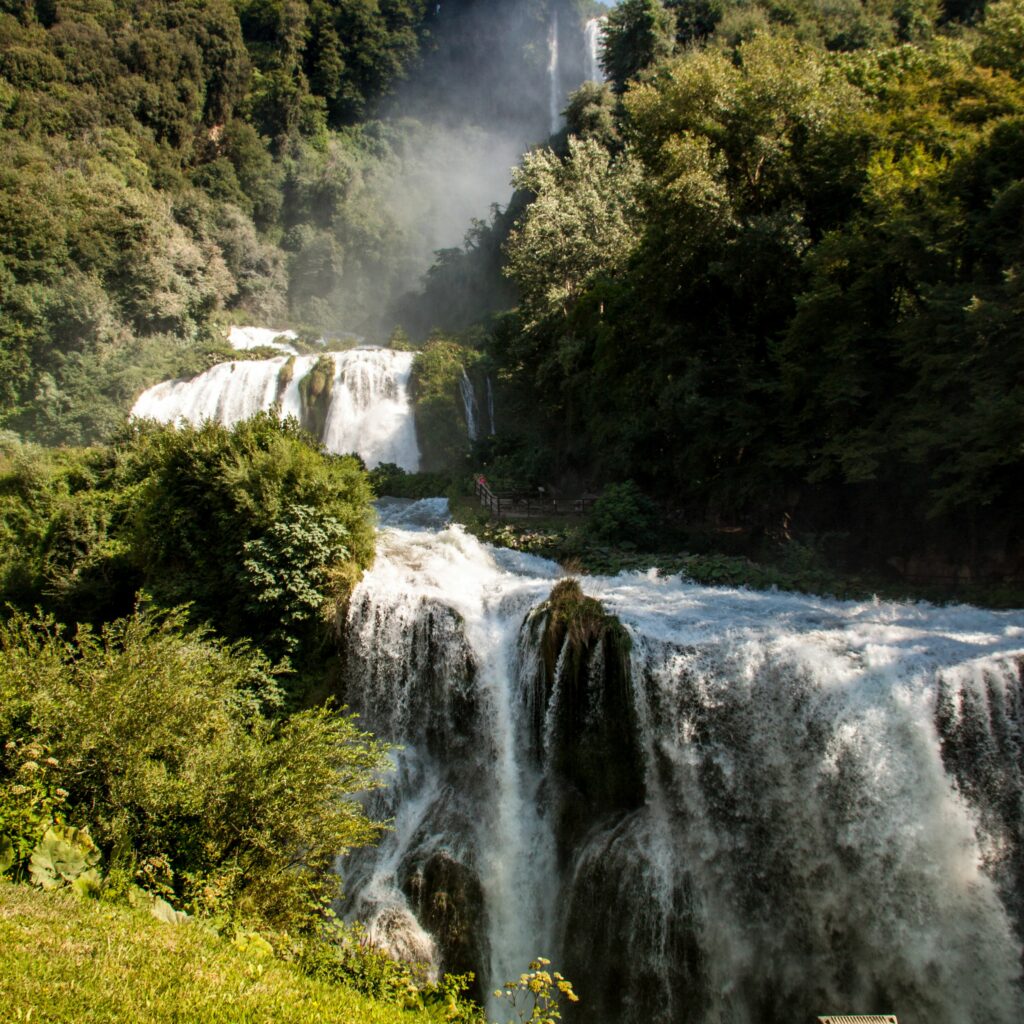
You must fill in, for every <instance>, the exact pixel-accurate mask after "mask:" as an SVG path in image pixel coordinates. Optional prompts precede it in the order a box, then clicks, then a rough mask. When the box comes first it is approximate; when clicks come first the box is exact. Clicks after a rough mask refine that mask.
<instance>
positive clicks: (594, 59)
mask: <svg viewBox="0 0 1024 1024" xmlns="http://www.w3.org/2000/svg"><path fill="white" fill-rule="evenodd" d="M605 20H606V19H605V18H591V19H590V21H588V22H587V23H586V25H584V26H583V49H584V54H585V56H586V69H587V71H586V73H587V80H588V81H591V82H603V81H604V69H603V68H602V67H601V37H602V35H603V34H604V26H605Z"/></svg>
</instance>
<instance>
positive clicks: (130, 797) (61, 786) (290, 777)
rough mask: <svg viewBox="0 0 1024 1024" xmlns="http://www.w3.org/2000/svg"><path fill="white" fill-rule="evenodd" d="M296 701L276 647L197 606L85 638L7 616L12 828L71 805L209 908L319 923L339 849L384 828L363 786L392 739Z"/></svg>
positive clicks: (128, 855)
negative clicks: (280, 711) (206, 619)
mask: <svg viewBox="0 0 1024 1024" xmlns="http://www.w3.org/2000/svg"><path fill="white" fill-rule="evenodd" d="M280 701H281V693H280V690H279V688H278V686H277V684H276V681H275V679H274V678H273V676H272V674H271V672H270V667H269V665H268V663H267V661H266V659H265V658H263V657H262V656H261V655H259V654H256V653H254V652H252V651H250V650H247V649H246V648H245V647H243V646H237V645H229V644H226V643H224V642H223V641H219V640H214V639H212V638H211V637H210V636H209V635H208V634H207V633H205V632H203V631H201V630H200V631H188V630H187V628H186V626H185V622H184V617H183V615H182V614H181V613H180V612H173V613H169V614H166V615H157V614H155V613H152V612H147V611H139V612H136V613H135V614H133V615H132V616H130V617H128V618H125V619H121V620H118V621H116V622H113V623H111V624H110V625H108V626H105V627H104V628H103V630H102V631H100V632H98V633H97V632H93V631H90V630H88V629H83V630H81V631H80V632H79V633H78V635H77V636H76V637H75V638H74V640H69V639H68V637H67V635H66V633H65V632H64V631H62V630H61V629H60V628H59V627H57V626H55V625H54V624H53V623H52V622H49V621H45V620H44V621H39V620H30V619H28V618H26V617H24V616H20V615H15V616H14V617H13V618H12V619H11V621H10V622H8V623H6V624H5V625H3V626H0V748H2V751H3V760H2V761H0V829H3V830H4V832H5V834H8V835H9V833H11V832H13V833H14V835H13V836H10V838H12V839H13V840H15V841H16V842H17V843H19V844H22V845H23V844H24V843H26V842H29V841H30V840H31V839H32V838H33V837H32V836H31V835H28V834H27V833H31V832H33V831H35V832H36V833H37V834H36V836H35V837H34V838H35V840H36V841H38V839H39V838H41V835H42V833H43V832H45V830H46V828H48V827H49V826H50V824H52V822H53V821H56V822H57V823H58V824H68V825H74V826H78V827H87V828H88V830H89V833H90V835H91V836H92V837H93V839H94V840H95V841H96V842H97V843H98V844H99V846H100V848H101V849H102V851H103V853H104V857H105V860H106V861H107V862H108V863H110V864H111V866H112V867H113V868H114V869H116V871H118V872H120V873H122V874H123V873H125V872H127V873H129V874H130V875H131V877H133V878H134V880H135V881H136V882H137V883H139V884H142V885H144V886H145V887H147V888H149V889H151V890H156V891H159V892H162V893H163V894H165V895H167V896H169V897H170V898H171V899H173V900H174V901H175V902H178V903H181V904H184V905H185V906H187V907H188V908H189V909H191V910H193V911H196V912H200V913H208V914H215V913H230V914H232V915H238V916H243V917H245V918H246V919H248V920H250V921H255V922H263V923H265V924H267V925H269V926H271V927H274V928H277V929H285V930H292V931H294V930H302V929H309V928H311V927H312V926H313V924H314V923H315V922H316V921H317V920H319V918H320V914H321V912H322V910H323V907H324V904H325V903H326V902H328V901H329V900H330V899H332V898H333V897H335V896H336V895H337V889H338V882H337V879H336V877H334V876H333V875H332V874H331V868H332V865H333V862H334V859H335V857H337V856H338V855H339V854H341V853H343V852H344V851H345V850H346V849H348V848H350V847H354V846H362V845H365V844H367V843H370V842H372V841H373V840H374V839H376V837H377V836H378V834H379V832H380V829H381V825H380V824H379V823H377V822H374V821H371V820H370V819H369V818H367V817H366V815H365V813H364V812H363V810H362V808H361V806H360V805H359V804H358V803H357V802H356V801H355V800H354V799H353V797H352V794H353V793H356V792H361V791H364V790H366V789H369V788H373V787H374V786H375V785H376V784H377V781H376V780H377V773H378V772H379V770H380V769H381V768H382V767H383V766H384V765H385V763H386V752H385V748H384V747H382V746H381V745H380V744H378V743H376V742H374V741H373V740H372V739H371V738H370V737H369V736H368V735H367V734H365V733H362V732H360V731H359V730H358V729H357V728H356V726H355V723H354V721H353V719H352V718H350V717H347V716H345V715H340V714H337V713H335V712H333V711H331V710H329V709H327V708H318V709H314V710H308V711H303V712H300V713H298V714H294V715H291V716H289V717H283V718H282V717H278V716H277V715H276V709H277V708H278V706H279V705H280ZM33 751H39V752H41V753H42V752H45V753H46V758H48V760H47V759H39V760H36V759H35V758H31V757H30V758H29V760H28V761H27V762H26V761H25V759H24V758H25V756H27V755H29V754H31V753H32V752H33ZM26 764H28V765H29V768H28V769H26V767H25V765H26ZM33 765H34V767H32V766H33ZM44 766H45V767H44ZM27 778H29V779H30V784H29V785H26V782H25V780H26V779H27ZM50 794H53V795H52V796H51V795H50ZM18 807H22V808H24V809H25V813H23V814H21V815H20V817H19V816H18V814H17V813H16V810H17V808H18Z"/></svg>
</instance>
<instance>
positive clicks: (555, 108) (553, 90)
mask: <svg viewBox="0 0 1024 1024" xmlns="http://www.w3.org/2000/svg"><path fill="white" fill-rule="evenodd" d="M561 101H562V83H561V79H560V76H559V71H558V11H557V10H555V11H553V12H552V15H551V25H550V28H549V29H548V116H549V118H550V127H551V134H552V135H554V134H555V133H556V132H557V131H558V129H559V128H561V126H562V112H561V110H560V106H561Z"/></svg>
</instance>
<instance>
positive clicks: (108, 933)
mask: <svg viewBox="0 0 1024 1024" xmlns="http://www.w3.org/2000/svg"><path fill="white" fill-rule="evenodd" d="M0 951H2V953H0V958H2V962H3V967H2V969H0V1007H2V1008H3V1012H2V1014H0V1016H2V1019H3V1021H4V1022H5V1024H14V1022H22V1021H25V1022H32V1024H72V1022H74V1024H107V1022H109V1024H114V1022H117V1024H124V1022H131V1024H335V1022H337V1024H429V1022H436V1021H437V1020H438V1019H439V1018H438V1017H435V1016H433V1015H432V1014H430V1013H427V1012H425V1011H406V1010H403V1009H401V1008H400V1007H397V1006H392V1005H389V1004H385V1003H379V1002H375V1001H374V1000H372V999H369V998H367V997H365V996H362V995H360V994H359V993H357V992H354V991H352V990H350V989H347V988H345V987H343V986H340V985H331V984H328V983H325V982H321V981H317V980H314V979H311V978H308V977H306V976H304V975H303V974H301V973H300V972H299V971H298V969H297V968H294V967H292V966H291V965H289V964H287V963H282V962H280V961H275V960H259V959H254V958H253V957H252V956H249V955H246V954H245V953H243V952H241V951H239V950H237V949H236V948H235V947H234V946H232V945H231V944H230V943H229V942H227V941H226V940H224V939H222V938H220V937H218V936H217V935H215V934H213V933H212V932H209V931H207V930H205V929H203V928H202V927H200V926H199V925H197V924H194V923H187V924H184V925H178V926H174V925H169V924H164V923H162V922H160V921H157V920H156V919H155V918H153V917H152V916H150V915H149V914H147V913H146V912H145V911H143V910H132V909H130V908H128V907H123V906H119V905H113V904H109V903H104V902H100V901H96V900H84V899H81V898H79V897H77V896H74V895H70V894H68V893H67V890H65V891H64V892H61V893H44V892H41V891H39V890H37V889H34V888H32V887H30V886H27V885H12V884H10V883H8V882H5V881H0Z"/></svg>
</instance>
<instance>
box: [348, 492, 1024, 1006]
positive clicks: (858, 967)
mask: <svg viewBox="0 0 1024 1024" xmlns="http://www.w3.org/2000/svg"><path fill="white" fill-rule="evenodd" d="M444 521H445V503H444V502H443V500H440V499H437V500H434V501H432V502H419V503H413V504H411V505H410V504H408V503H404V504H403V503H398V504H393V505H390V506H388V507H387V508H385V509H384V511H383V512H382V523H383V527H382V532H381V535H380V545H379V553H378V558H377V562H376V564H375V566H374V568H373V569H372V570H371V571H370V572H368V573H367V575H366V576H365V578H364V579H363V581H362V582H361V583H360V584H359V586H358V587H357V588H356V591H355V592H354V594H353V597H352V600H351V603H350V608H349V613H348V620H347V625H346V636H347V641H346V648H347V655H346V657H347V669H348V672H347V677H348V679H349V683H348V687H349V689H348V693H347V694H346V698H347V700H348V702H349V703H350V705H351V706H352V708H353V710H355V711H357V712H358V713H359V714H360V715H361V716H362V721H363V722H364V724H365V726H366V727H367V728H370V729H372V730H373V731H375V732H377V733H378V734H379V735H381V736H382V737H383V738H385V739H388V740H391V741H393V742H396V743H399V744H401V749H400V750H397V751H396V752H395V754H394V764H395V768H394V772H393V773H392V778H391V780H390V783H391V784H390V786H389V787H388V788H387V789H386V790H383V791H381V792H380V793H379V794H377V795H376V796H375V797H374V798H373V801H374V806H373V808H372V810H373V811H374V813H375V814H377V815H379V816H383V817H390V818H393V819H394V830H393V831H392V832H391V833H389V834H388V835H387V836H386V837H385V839H384V840H383V841H382V843H381V845H380V847H379V848H377V849H374V850H362V851H357V852H356V853H354V854H353V855H351V856H350V857H348V858H345V859H344V860H343V861H342V862H341V864H340V868H341V870H342V872H343V874H344V878H345V891H346V900H347V902H346V911H347V912H348V913H350V914H352V915H354V916H357V917H360V918H362V919H364V920H366V921H367V922H368V925H369V927H370V931H371V935H372V936H373V937H374V939H375V940H377V941H380V942H382V943H383V944H385V945H388V946H390V947H391V948H392V949H393V950H394V951H395V952H405V951H408V950H416V951H418V955H421V956H423V957H429V958H430V960H431V962H432V964H433V966H434V968H435V969H446V970H454V971H465V970H474V971H476V972H477V974H478V978H479V979H480V983H481V984H480V992H487V991H490V990H491V989H493V988H494V987H495V986H496V985H500V984H501V983H503V982H504V981H505V980H507V978H510V977H516V976H518V974H519V972H520V971H521V970H523V969H524V968H525V966H526V963H527V961H528V960H529V959H530V958H531V957H533V956H536V955H537V954H543V955H545V956H549V957H550V958H551V959H552V960H553V962H554V963H555V965H556V966H557V967H559V969H561V970H563V971H564V973H565V974H566V975H567V976H568V977H570V978H571V979H572V980H573V982H574V985H575V988H576V990H577V992H578V993H579V994H580V998H581V1003H580V1007H581V1010H580V1012H582V1013H584V1014H585V1015H586V1016H587V1018H588V1019H600V1020H605V1021H609V1022H614V1024H640V1022H648V1021H657V1022H666V1024H668V1022H672V1024H675V1022H678V1024H683V1022H686V1024H724V1022H726V1021H729V1022H738V1024H783V1022H788V1021H791V1020H801V1019H809V1020H812V1019H814V1017H815V1016H816V1015H817V1014H823V1013H837V1012H843V1013H883V1012H884V1013H895V1014H897V1015H898V1017H899V1019H900V1020H901V1021H903V1020H907V1021H911V1022H912V1021H915V1020H919V1021H925V1020H927V1021H929V1022H938V1024H961V1022H963V1024H982V1022H986V1024H988V1022H997V1024H1012V1022H1015V1021H1017V1020H1020V1019H1021V1017H1022V1010H1024V1002H1022V994H1021V992H1022V990H1021V960H1020V956H1021V935H1022V930H1024V907H1022V902H1021V898H1022V893H1024V753H1022V752H1024V688H1022V667H1021V666H1022V664H1024V615H1022V614H1021V613H1019V612H1012V613H997V612H988V611H983V610H979V609H975V608H970V607H949V608H943V607H933V606H929V605H924V604H920V605H910V604H894V603H885V602H872V601H865V602H850V601H845V602H843V601H836V600H832V599H826V598H819V597H809V596H804V595H795V594H780V593H759V592H753V591H747V590H743V589H729V588H710V587H704V586H698V585H695V584H691V583H687V582H685V581H683V580H680V579H678V578H662V577H658V576H657V575H655V574H654V573H650V574H636V573H632V574H629V573H625V574H622V575H620V576H616V577H584V578H582V579H581V580H580V585H581V586H582V591H579V589H578V588H576V591H575V593H576V597H572V591H573V587H571V586H570V585H569V584H559V590H560V591H562V592H564V593H565V594H568V595H569V596H570V598H571V600H572V601H574V602H575V603H574V604H571V605H569V606H567V608H568V610H567V611H566V612H565V613H564V615H563V616H562V619H561V620H559V621H561V622H562V626H561V627H560V631H559V630H553V629H552V628H551V624H552V623H553V622H555V620H556V618H557V616H556V611H555V610H554V609H555V606H554V605H550V606H549V605H546V604H545V602H547V601H548V598H549V595H550V594H551V593H552V589H553V588H554V587H555V585H556V584H557V583H558V581H559V578H560V571H559V569H558V567H557V566H555V565H554V564H553V563H550V562H546V561H544V560H542V559H538V558H533V557H531V556H527V555H523V554H519V553H516V552H513V551H508V550H500V549H494V548H490V547H488V546H486V545H483V544H481V543H479V542H477V541H476V540H475V539H473V538H472V537H470V536H468V535H467V534H466V533H465V532H463V530H462V529H461V528H460V527H457V526H447V525H444ZM591 599H593V600H591ZM597 602H600V604H597ZM546 609H547V610H546ZM588 617H589V618H588ZM566 623H568V625H566Z"/></svg>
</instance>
